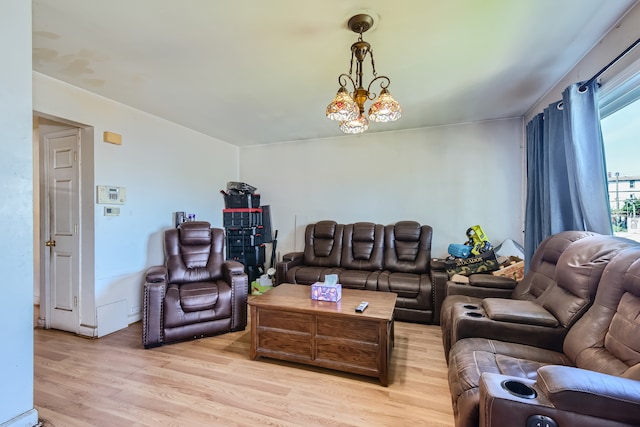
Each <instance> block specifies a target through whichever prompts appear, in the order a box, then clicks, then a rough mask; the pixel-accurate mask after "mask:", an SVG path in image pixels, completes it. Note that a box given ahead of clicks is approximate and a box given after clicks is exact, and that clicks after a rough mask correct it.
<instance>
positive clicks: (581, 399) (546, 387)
mask: <svg viewBox="0 0 640 427" xmlns="http://www.w3.org/2000/svg"><path fill="white" fill-rule="evenodd" d="M538 386H539V388H540V391H541V392H543V393H544V394H545V395H546V396H547V397H548V398H549V401H550V402H551V403H552V404H553V406H555V407H556V408H558V409H563V410H566V411H571V412H578V413H582V414H585V415H590V416H593V417H599V418H604V419H610V420H615V421H619V422H623V423H629V424H633V425H640V381H637V380H632V379H629V378H621V377H616V376H613V375H607V374H603V373H601V372H595V371H588V370H585V369H579V368H573V367H570V366H557V365H550V366H543V367H542V368H540V369H538Z"/></svg>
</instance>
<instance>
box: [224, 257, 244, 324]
mask: <svg viewBox="0 0 640 427" xmlns="http://www.w3.org/2000/svg"><path fill="white" fill-rule="evenodd" d="M222 272H223V275H224V279H225V281H226V282H227V283H228V284H229V286H231V330H232V331H242V330H244V329H245V328H246V327H247V298H248V294H249V276H247V274H246V273H245V272H244V265H242V264H241V263H239V262H238V261H231V260H229V261H225V262H224V264H223V266H222Z"/></svg>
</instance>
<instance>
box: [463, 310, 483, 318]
mask: <svg viewBox="0 0 640 427" xmlns="http://www.w3.org/2000/svg"><path fill="white" fill-rule="evenodd" d="M464 315H465V316H469V317H476V318H477V317H484V315H483V314H482V313H478V312H477V311H467V312H465V313H464Z"/></svg>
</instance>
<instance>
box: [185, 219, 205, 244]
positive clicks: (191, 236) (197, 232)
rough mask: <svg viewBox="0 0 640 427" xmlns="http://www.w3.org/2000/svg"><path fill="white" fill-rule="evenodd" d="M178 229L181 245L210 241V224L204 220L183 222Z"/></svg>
mask: <svg viewBox="0 0 640 427" xmlns="http://www.w3.org/2000/svg"><path fill="white" fill-rule="evenodd" d="M178 229H179V234H180V244H182V245H185V246H195V245H208V244H210V243H211V224H210V223H208V222H206V221H190V222H183V223H182V224H180V226H179V227H178Z"/></svg>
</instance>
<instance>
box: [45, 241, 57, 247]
mask: <svg viewBox="0 0 640 427" xmlns="http://www.w3.org/2000/svg"><path fill="white" fill-rule="evenodd" d="M44 245H45V246H55V245H56V241H55V240H47V241H46V242H44Z"/></svg>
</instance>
